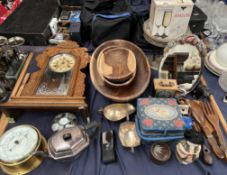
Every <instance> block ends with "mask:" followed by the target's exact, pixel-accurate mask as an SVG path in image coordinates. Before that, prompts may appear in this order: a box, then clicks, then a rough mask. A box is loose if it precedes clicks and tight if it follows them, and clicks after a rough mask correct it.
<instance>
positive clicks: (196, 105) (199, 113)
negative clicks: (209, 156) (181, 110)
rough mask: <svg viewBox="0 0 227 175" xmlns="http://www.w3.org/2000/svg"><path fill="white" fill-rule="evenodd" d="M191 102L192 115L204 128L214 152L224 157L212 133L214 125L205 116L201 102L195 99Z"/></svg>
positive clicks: (219, 156)
mask: <svg viewBox="0 0 227 175" xmlns="http://www.w3.org/2000/svg"><path fill="white" fill-rule="evenodd" d="M189 104H190V105H191V110H192V116H193V118H194V119H195V120H196V121H197V122H198V124H199V125H200V127H201V128H202V130H203V132H204V134H205V136H206V138H207V140H208V142H209V144H210V146H211V148H212V150H213V152H214V154H215V155H216V156H217V157H218V158H220V159H223V158H224V154H223V151H222V150H221V148H220V147H219V146H218V143H217V141H216V139H215V138H214V136H213V134H212V133H213V132H214V129H213V128H212V126H211V125H210V124H209V122H208V121H207V120H206V118H205V117H204V113H203V110H202V108H201V104H200V102H198V101H195V100H190V101H189Z"/></svg>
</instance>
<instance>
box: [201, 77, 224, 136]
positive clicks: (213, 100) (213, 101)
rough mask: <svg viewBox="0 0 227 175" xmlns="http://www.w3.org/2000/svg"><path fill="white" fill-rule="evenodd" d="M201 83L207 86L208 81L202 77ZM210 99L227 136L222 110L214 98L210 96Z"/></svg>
mask: <svg viewBox="0 0 227 175" xmlns="http://www.w3.org/2000/svg"><path fill="white" fill-rule="evenodd" d="M201 83H202V84H203V85H205V86H207V83H206V80H205V79H204V77H203V76H202V77H201ZM209 98H210V102H211V105H212V107H213V109H214V110H215V112H216V113H217V115H218V117H219V119H220V121H221V125H222V127H223V129H224V131H225V133H226V134H227V124H226V121H225V117H224V116H223V114H222V112H221V110H220V108H219V107H218V104H217V102H216V100H215V98H214V96H213V95H210V97H209Z"/></svg>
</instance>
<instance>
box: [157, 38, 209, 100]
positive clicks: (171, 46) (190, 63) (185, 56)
mask: <svg viewBox="0 0 227 175" xmlns="http://www.w3.org/2000/svg"><path fill="white" fill-rule="evenodd" d="M206 53H207V51H206V47H205V45H204V43H203V42H202V41H201V40H200V39H199V38H198V37H197V36H196V35H186V36H183V37H181V38H180V39H178V40H176V41H172V42H170V43H168V45H167V47H166V48H165V49H164V56H163V58H162V60H161V62H160V66H159V71H158V72H159V75H158V77H159V79H176V81H177V84H178V93H177V95H180V96H184V95H187V94H188V93H189V92H191V91H192V90H193V89H194V88H195V87H196V85H197V84H198V83H199V79H200V76H201V74H202V70H203V59H204V58H205V56H206Z"/></svg>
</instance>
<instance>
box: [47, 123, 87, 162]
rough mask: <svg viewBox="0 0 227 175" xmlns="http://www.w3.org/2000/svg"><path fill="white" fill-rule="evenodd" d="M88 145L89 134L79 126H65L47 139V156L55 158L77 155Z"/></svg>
mask: <svg viewBox="0 0 227 175" xmlns="http://www.w3.org/2000/svg"><path fill="white" fill-rule="evenodd" d="M88 145H89V136H88V134H87V133H86V132H85V131H84V129H83V128H82V127H81V126H77V127H72V128H65V129H63V130H61V131H59V132H57V133H55V134H54V135H53V136H51V138H50V139H49V140H48V152H49V156H50V157H52V158H53V159H55V160H58V159H65V158H70V157H73V156H76V155H78V154H79V153H80V152H81V151H82V150H83V149H85V148H86V147H87V146H88Z"/></svg>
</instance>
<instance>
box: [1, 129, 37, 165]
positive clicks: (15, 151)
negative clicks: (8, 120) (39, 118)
mask: <svg viewBox="0 0 227 175" xmlns="http://www.w3.org/2000/svg"><path fill="white" fill-rule="evenodd" d="M38 140H39V136H38V133H37V131H36V130H35V129H34V128H32V127H31V126H29V125H20V126H17V127H14V128H12V129H10V130H8V131H7V132H5V133H4V134H3V135H2V137H1V138H0V160H1V161H3V162H6V163H14V162H18V161H20V160H23V159H24V158H26V157H27V156H29V155H30V154H31V153H32V152H33V151H34V149H35V148H36V147H37V144H38Z"/></svg>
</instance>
